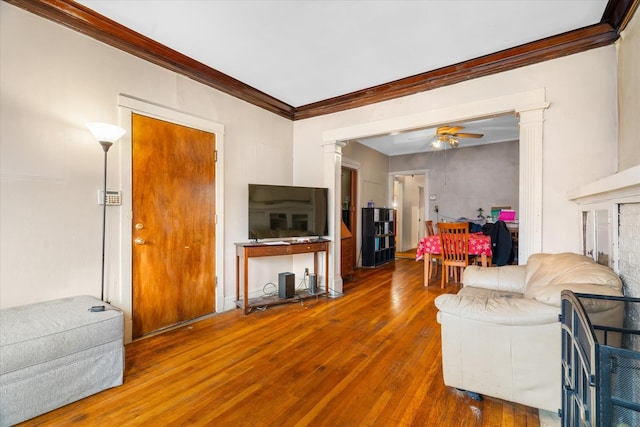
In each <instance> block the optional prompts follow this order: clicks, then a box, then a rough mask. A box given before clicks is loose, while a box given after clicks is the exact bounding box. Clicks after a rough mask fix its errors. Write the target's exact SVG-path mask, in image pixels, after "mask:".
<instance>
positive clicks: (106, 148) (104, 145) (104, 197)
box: [99, 141, 113, 301]
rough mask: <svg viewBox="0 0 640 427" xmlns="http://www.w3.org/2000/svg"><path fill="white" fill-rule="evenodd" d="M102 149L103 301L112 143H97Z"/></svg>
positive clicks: (102, 296)
mask: <svg viewBox="0 0 640 427" xmlns="http://www.w3.org/2000/svg"><path fill="white" fill-rule="evenodd" d="M99 142H100V145H101V146H102V149H103V150H104V186H103V193H102V274H101V277H102V282H101V287H100V290H101V292H100V299H101V300H102V301H104V254H105V241H106V233H107V153H108V152H109V148H111V146H112V145H113V142H109V141H99Z"/></svg>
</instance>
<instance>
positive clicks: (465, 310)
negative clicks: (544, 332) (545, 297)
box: [435, 294, 560, 326]
mask: <svg viewBox="0 0 640 427" xmlns="http://www.w3.org/2000/svg"><path fill="white" fill-rule="evenodd" d="M435 304H436V307H437V308H438V310H440V313H438V321H440V323H442V322H441V320H442V319H441V314H445V315H451V316H456V317H460V318H464V319H465V320H474V321H477V322H485V323H493V324H497V325H508V326H531V325H546V324H550V323H556V322H558V321H559V320H558V315H559V314H560V310H559V309H558V308H557V307H554V306H550V305H547V304H543V303H541V302H538V301H536V300H533V299H528V298H505V297H498V298H478V297H467V296H462V295H452V294H445V295H440V296H438V297H437V298H436V299H435Z"/></svg>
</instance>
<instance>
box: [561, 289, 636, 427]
mask: <svg viewBox="0 0 640 427" xmlns="http://www.w3.org/2000/svg"><path fill="white" fill-rule="evenodd" d="M633 306H635V307H633ZM639 306H640V298H628V297H608V296H602V295H587V294H574V293H573V292H570V291H563V292H562V315H561V322H562V323H561V325H562V411H561V416H562V417H561V418H562V425H563V427H568V426H580V427H582V426H584V427H595V426H598V427H605V426H614V427H631V426H638V425H640V352H638V351H633V350H631V349H627V348H624V347H625V343H628V342H631V341H633V340H631V339H629V337H630V336H633V337H635V338H638V337H640V330H639V329H628V328H624V327H623V324H624V323H623V321H624V316H625V315H626V313H627V312H628V311H629V310H631V309H636V308H637V307H639ZM585 307H588V310H585ZM589 312H591V313H594V314H593V315H592V316H591V318H590V313H589ZM603 313H606V314H605V315H603ZM594 318H598V319H599V320H602V322H600V321H599V320H595V319H594ZM604 323H606V324H604Z"/></svg>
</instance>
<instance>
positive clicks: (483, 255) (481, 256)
mask: <svg viewBox="0 0 640 427" xmlns="http://www.w3.org/2000/svg"><path fill="white" fill-rule="evenodd" d="M480 259H481V260H482V266H483V267H487V254H482V255H480Z"/></svg>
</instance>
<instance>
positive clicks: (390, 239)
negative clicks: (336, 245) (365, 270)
mask: <svg viewBox="0 0 640 427" xmlns="http://www.w3.org/2000/svg"><path fill="white" fill-rule="evenodd" d="M395 219H396V215H395V210H394V209H387V208H362V266H363V267H377V266H379V265H382V264H385V263H387V262H389V261H393V260H394V259H395V257H396V233H395V230H396V228H395Z"/></svg>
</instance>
